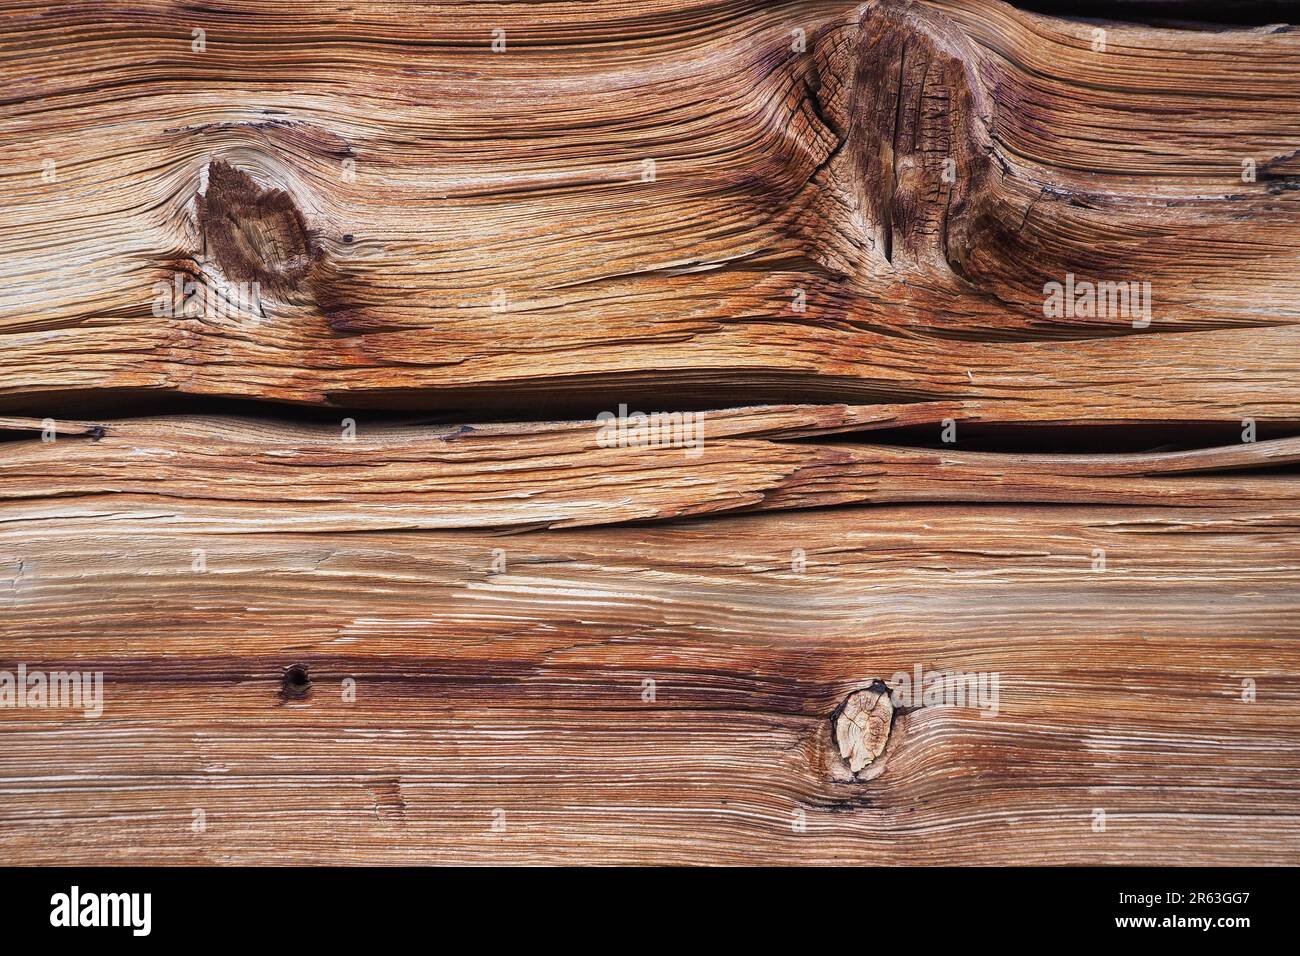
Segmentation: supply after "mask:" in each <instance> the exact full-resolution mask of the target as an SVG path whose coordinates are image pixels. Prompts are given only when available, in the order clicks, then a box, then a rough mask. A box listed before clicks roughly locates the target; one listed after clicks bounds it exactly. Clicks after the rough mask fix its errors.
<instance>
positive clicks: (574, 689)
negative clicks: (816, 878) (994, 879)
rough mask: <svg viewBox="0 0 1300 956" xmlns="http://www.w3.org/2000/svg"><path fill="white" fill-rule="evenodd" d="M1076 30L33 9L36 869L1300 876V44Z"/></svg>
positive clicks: (624, 13)
mask: <svg viewBox="0 0 1300 956" xmlns="http://www.w3.org/2000/svg"><path fill="white" fill-rule="evenodd" d="M1028 5H1029V6H1037V7H1052V8H1053V9H1054V12H1051V13H1044V12H1040V11H1035V10H1025V9H1017V8H1016V7H1014V6H1011V5H1008V4H1006V3H1003V2H1001V0H927V2H922V0H870V2H866V3H849V2H841V0H825V2H821V0H786V2H760V0H647V2H643V3H637V4H628V3H626V2H623V0H620V2H612V0H596V2H592V3H568V2H559V3H501V4H481V3H470V2H464V3H444V4H406V3H399V2H395V0H357V2H353V3H349V4H346V5H338V4H323V3H316V2H311V3H300V2H292V3H291V2H285V0H230V2H219V3H211V4H202V5H199V6H194V5H184V4H178V3H172V2H164V0H142V2H131V3H125V2H111V0H110V2H96V3H92V4H88V5H72V4H68V5H56V4H49V3H44V2H36V3H17V2H13V0H0V79H3V81H4V82H3V84H0V416H2V417H0V863H21V864H30V863H65V864H68V863H92V862H93V863H168V864H181V863H273V864H274V863H321V862H342V863H353V862H356V863H416V862H420V863H425V862H436V863H483V862H492V863H510V862H521V863H554V862H574V863H597V864H609V863H692V864H695V863H700V864H713V863H744V864H759V863H794V864H825V863H842V864H860V865H880V864H886V863H903V864H906V863H916V864H942V863H960V864H973V863H983V864H992V863H997V864H1026V863H1051V864H1056V863H1144V864H1207V863H1208V864H1226V863H1235V864H1291V865H1294V864H1297V863H1300V643H1298V641H1300V473H1298V472H1297V465H1298V464H1300V325H1297V319H1298V318H1300V307H1298V306H1297V301H1298V298H1297V297H1298V296H1300V229H1298V228H1297V227H1298V226H1300V190H1298V189H1297V183H1300V31H1297V30H1296V29H1294V28H1292V27H1289V26H1287V25H1286V24H1285V23H1282V22H1273V21H1272V20H1271V19H1268V18H1265V19H1264V20H1256V21H1252V22H1249V23H1242V22H1231V21H1232V19H1233V18H1232V17H1231V16H1227V17H1225V19H1226V20H1227V21H1229V22H1216V23H1213V24H1206V23H1200V22H1190V21H1189V20H1185V19H1181V18H1180V14H1181V15H1183V16H1186V17H1192V16H1193V15H1195V16H1213V15H1214V14H1213V13H1212V12H1206V11H1205V10H1204V9H1202V8H1201V7H1199V6H1198V5H1197V4H1194V3H1180V2H1175V0H1168V2H1165V0H1160V2H1158V3H1149V4H1141V3H1135V4H1124V3H1109V4H1107V5H1106V16H1107V17H1110V18H1121V19H1080V18H1079V17H1077V16H1069V15H1068V14H1070V13H1071V12H1073V13H1076V14H1077V13H1080V12H1081V11H1080V10H1078V9H1074V8H1073V7H1072V6H1071V5H1070V4H1028ZM1061 7H1065V8H1068V9H1064V10H1061V9H1057V8H1061ZM1256 7H1257V8H1258V9H1259V10H1263V11H1265V12H1266V13H1268V14H1269V15H1270V16H1271V15H1272V14H1273V13H1275V12H1276V13H1277V15H1278V18H1279V20H1282V19H1285V18H1286V10H1285V8H1284V7H1283V6H1282V5H1274V4H1268V3H1263V4H1258V5H1256ZM1147 8H1157V9H1155V10H1154V12H1153V10H1152V9H1147ZM1252 9H1254V8H1252ZM1153 16H1159V17H1160V20H1159V22H1154V21H1152V20H1151V17H1153ZM196 29H201V30H202V31H204V32H203V48H202V49H196V48H194V46H192V44H193V43H195V42H196V41H195V40H194V39H193V36H194V34H193V33H192V31H193V30H196ZM1098 30H1100V31H1102V32H1101V34H1100V35H1099V34H1098V33H1097V31H1098ZM494 31H504V33H502V34H500V35H501V36H502V37H504V41H505V47H504V49H497V50H494V48H493V41H494V36H495V34H494ZM51 164H52V165H51ZM1247 169H1249V172H1250V174H1249V175H1247V174H1246V171H1247ZM1067 275H1068V276H1074V277H1078V278H1080V279H1083V280H1088V281H1093V282H1103V281H1104V282H1119V281H1123V282H1130V281H1132V282H1138V283H1149V288H1150V299H1149V305H1150V314H1149V315H1148V316H1146V317H1145V318H1146V319H1149V321H1134V320H1133V317H1132V316H1129V315H1114V314H1109V315H1101V316H1096V315H1074V316H1064V315H1049V314H1048V310H1047V309H1046V308H1045V296H1046V294H1047V287H1048V284H1049V283H1052V282H1064V281H1065V280H1066V277H1067ZM178 277H179V279H178ZM177 281H180V282H182V283H185V282H191V283H194V284H195V285H196V287H197V288H199V289H201V290H204V291H211V290H220V289H228V288H230V287H231V286H232V285H235V284H238V283H245V282H256V283H258V286H259V288H260V296H259V301H258V302H257V304H256V307H255V308H242V307H240V308H236V309H234V310H233V311H229V312H224V313H222V314H220V315H216V316H214V315H212V314H208V313H203V314H186V313H184V312H181V313H179V314H176V313H171V314H169V313H168V312H167V310H166V309H163V310H161V312H160V310H159V309H158V308H157V306H158V303H159V299H158V296H159V292H158V289H159V286H160V284H161V287H162V288H163V289H170V288H174V283H175V282H177ZM796 304H797V306H798V307H796ZM620 407H625V408H628V409H631V410H633V411H635V410H641V411H644V412H647V413H654V412H671V413H674V414H676V415H677V416H678V419H677V422H678V424H679V425H680V426H681V427H682V428H686V429H687V430H686V431H685V432H682V433H681V434H678V435H677V437H681V435H683V434H684V435H686V436H687V438H689V439H690V440H689V441H671V442H661V443H658V444H650V445H644V446H634V447H624V446H622V445H614V446H611V445H610V444H609V443H608V442H606V441H605V440H604V439H603V437H602V430H601V427H602V426H601V419H600V418H598V414H599V413H601V412H617V411H618V410H619V408H620ZM682 416H697V417H695V418H683V417H682ZM686 423H690V424H689V425H688V424H686ZM695 425H698V430H691V429H692V428H694V426H695ZM675 434H676V433H675ZM20 666H21V667H22V668H24V669H26V670H27V671H41V672H50V673H52V672H59V671H75V672H78V673H87V674H89V673H94V672H102V673H103V680H104V695H103V709H102V713H101V714H98V715H94V716H83V714H82V713H81V712H80V711H78V710H75V709H74V710H68V709H53V708H48V707H32V706H25V707H9V706H3V705H4V699H3V696H2V691H3V677H4V675H5V674H6V673H11V672H16V671H17V669H18V668H19V667H20ZM918 668H919V669H920V670H921V671H923V672H926V673H930V674H935V673H942V672H961V673H967V674H979V675H985V676H986V677H987V676H989V675H992V676H993V677H995V678H996V680H997V687H998V697H997V699H996V706H995V707H988V706H976V705H972V704H969V703H967V704H963V705H958V706H945V705H941V704H936V705H913V704H905V703H900V702H899V701H898V700H897V695H896V692H897V691H898V689H899V680H898V679H897V675H899V674H913V673H916V669H918ZM887 691H888V693H887ZM985 703H987V701H986V702H985ZM994 711H996V712H994Z"/></svg>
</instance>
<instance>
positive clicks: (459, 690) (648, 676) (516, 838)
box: [0, 506, 1300, 864]
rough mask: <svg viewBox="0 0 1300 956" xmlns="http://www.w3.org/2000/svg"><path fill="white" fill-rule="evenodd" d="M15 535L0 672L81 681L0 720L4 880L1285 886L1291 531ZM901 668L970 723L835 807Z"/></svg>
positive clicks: (880, 526)
mask: <svg viewBox="0 0 1300 956" xmlns="http://www.w3.org/2000/svg"><path fill="white" fill-rule="evenodd" d="M13 538H14V534H13V533H12V532H9V533H7V534H6V535H5V542H6V545H7V546H8V545H9V544H10V542H11V541H12V539H13ZM22 540H23V553H24V557H23V559H22V565H21V567H16V566H15V565H14V564H13V563H12V562H10V563H8V564H7V566H6V567H5V569H4V573H5V576H6V577H7V578H8V581H7V582H0V584H4V585H5V587H4V590H5V591H7V592H8V593H9V594H10V595H11V596H12V598H11V600H10V601H9V602H8V603H6V604H5V605H3V606H0V640H2V641H3V644H2V645H0V646H3V647H4V648H5V653H6V654H7V655H14V656H16V657H17V658H18V659H19V660H27V661H30V662H40V663H41V665H42V666H44V667H46V668H48V669H50V670H53V669H57V668H59V667H69V668H75V669H80V670H94V669H102V671H103V672H104V680H105V682H106V683H105V688H104V709H103V715H102V716H101V717H99V718H98V719H95V720H86V719H83V718H82V717H81V715H80V714H71V713H68V712H66V711H65V712H60V711H53V710H44V711H42V710H38V709H26V710H21V709H20V710H13V711H0V726H2V727H3V732H4V734H5V739H6V741H7V742H8V746H6V747H5V748H4V749H3V751H2V752H0V781H2V783H0V787H2V788H3V790H4V794H5V799H4V807H5V809H4V813H3V819H4V825H3V826H0V852H2V853H3V854H4V856H5V857H6V858H9V859H20V858H21V859H27V860H33V861H39V862H75V861H77V860H83V859H85V857H86V854H91V853H93V854H94V855H95V857H96V859H99V860H102V861H106V862H129V861H135V862H144V861H151V862H158V861H163V862H200V861H207V862H293V861H299V862H302V861H308V860H318V861H319V860H334V861H351V862H402V861H405V862H417V861H418V862H434V861H437V862H449V861H465V860H480V861H486V860H496V861H528V862H542V861H556V860H568V861H581V862H596V861H601V862H701V863H702V862H709V863H718V862H732V863H735V862H746V863H753V862H804V863H807V862H853V863H868V862H871V863H882V862H896V863H999V862H1002V863H1005V862H1019V863H1023V862H1027V861H1033V862H1045V863H1061V862H1089V863H1096V862H1138V863H1190V862H1200V863H1205V862H1213V863H1252V864H1258V863H1282V862H1287V863H1294V862H1295V860H1296V846H1297V838H1298V837H1300V798H1298V797H1297V793H1296V788H1295V786H1294V783H1295V779H1296V773H1297V770H1298V769H1300V767H1298V765H1297V754H1300V747H1298V746H1297V744H1298V743H1300V678H1297V676H1296V675H1297V673H1300V671H1298V670H1297V667H1298V666H1300V659H1298V658H1297V653H1298V652H1297V648H1300V643H1298V642H1297V640H1296V638H1297V637H1298V636H1300V634H1298V633H1297V630H1296V628H1297V622H1300V614H1297V600H1298V597H1297V596H1298V595H1300V588H1297V577H1298V575H1300V512H1297V511H1296V510H1295V509H1290V510H1280V509H1279V510H1261V509H1258V508H1248V509H1242V510H1240V511H1238V512H1235V513H1232V514H1228V513H1226V512H1216V513H1215V514H1214V515H1213V516H1210V515H1207V514H1206V512H1205V511H1204V510H1202V509H1172V508H1162V509H1151V508H1132V509H1125V510H1123V511H1122V512H1119V513H1117V512H1115V511H1114V510H1112V509H1108V508H1096V507H1087V508H1080V507H1076V508H1015V509H1005V508H999V509H989V508H959V507H954V506H949V507H946V508H942V509H936V508H931V507H922V506H911V507H888V508H878V509H867V510H863V509H853V510H837V511H834V512H809V513H802V514H799V515H796V516H788V515H787V516H778V515H764V516H752V517H747V518H730V519H722V520H714V521H708V522H691V523H686V524H681V523H678V524H674V525H671V526H665V527H663V528H627V529H621V530H618V531H617V533H615V532H614V531H612V530H611V529H590V530H570V531H554V532H535V533H531V534H525V535H513V536H506V537H500V536H486V535H483V534H479V533H472V532H422V533H420V534H417V535H408V534H391V533H390V534H383V533H361V534H346V535H345V534H337V533H329V534H311V535H257V536H253V535H238V534H236V535H215V534H212V535H185V534H176V533H155V534H146V533H141V532H139V531H135V530H132V531H129V532H120V533H119V532H115V531H114V529H113V526H112V524H111V523H105V524H104V525H102V526H101V533H100V534H99V535H98V536H97V537H95V538H89V537H87V536H85V535H84V534H80V533H66V532H64V531H63V530H62V526H61V524H60V523H58V522H50V523H49V525H48V527H45V528H43V529H42V530H41V531H40V532H38V533H28V534H27V535H26V536H25V537H24V538H23V539H22ZM497 548H501V549H503V550H504V554H505V567H504V570H502V571H500V572H499V573H496V572H494V571H493V570H492V567H493V560H494V554H493V551H494V549H497ZM795 548H801V549H802V550H803V552H804V562H805V566H804V570H803V571H802V572H801V573H800V572H798V571H796V570H795V569H794V568H792V564H791V562H792V551H793V550H794V549H795ZM1099 548H1100V549H1102V550H1104V552H1105V557H1106V561H1105V565H1106V567H1105V570H1094V569H1093V568H1094V565H1095V561H1096V549H1099ZM196 549H199V550H202V551H203V552H204V554H205V566H206V570H205V571H203V572H201V573H196V572H195V571H194V570H193V569H192V564H193V555H192V552H193V551H194V550H196ZM35 621H39V622H40V629H39V631H33V630H32V628H31V625H32V623H33V622H35ZM295 664H298V665H304V666H305V667H306V668H307V679H308V680H309V681H310V688H309V689H308V690H307V692H306V695H305V696H303V697H293V696H289V697H286V696H285V694H284V678H283V674H284V669H285V668H286V667H290V666H292V665H295ZM918 665H919V666H920V667H921V668H922V670H923V673H934V672H938V671H940V670H944V669H946V670H949V671H961V672H982V673H985V674H991V673H996V674H998V675H999V678H998V680H999V685H998V686H999V691H998V698H997V716H996V717H995V718H990V717H988V716H984V714H986V713H987V712H988V711H989V709H990V708H988V707H985V708H983V709H981V708H980V707H977V706H967V707H955V706H950V707H944V706H931V707H921V708H919V709H916V710H912V711H910V712H906V713H899V714H898V715H897V716H896V717H895V719H894V726H893V729H892V730H891V733H890V745H889V749H887V750H886V752H885V754H884V756H883V763H877V764H876V765H874V766H873V767H870V768H868V769H867V772H866V774H864V777H865V779H854V778H853V776H852V775H851V774H849V773H848V772H847V770H846V767H845V765H844V764H843V762H842V760H841V759H840V758H839V756H838V752H837V751H836V750H835V748H834V745H833V740H832V737H831V730H830V726H831V723H830V718H831V715H832V714H833V713H834V711H835V709H836V708H837V706H839V704H840V703H841V702H842V701H843V700H844V698H845V697H846V696H847V695H849V694H850V693H852V692H853V691H854V690H855V689H858V688H860V687H864V686H869V685H870V684H871V683H872V681H873V680H875V679H884V680H886V681H889V680H891V679H893V675H894V674H895V672H900V671H901V672H906V673H908V674H912V673H913V672H914V668H916V667H917V666H918ZM32 666H36V665H35V664H33V665H32ZM349 678H350V679H352V680H355V681H356V696H355V700H353V701H347V700H345V699H344V693H343V688H344V684H343V682H344V680H346V679H349ZM1247 678H1249V679H1251V680H1253V681H1254V682H1255V683H1256V687H1257V699H1255V700H1254V701H1253V702H1249V703H1247V702H1243V699H1242V698H1243V681H1245V680H1246V679H1247ZM647 681H653V682H654V683H653V699H647V698H646V694H647V688H649V687H650V686H651V685H648V684H647V683H646V682H647ZM895 684H897V681H895ZM987 699H988V698H986V700H987ZM873 772H874V773H875V774H876V775H875V776H870V774H871V773H873ZM1099 809H1100V810H1104V811H1105V815H1106V816H1105V820H1106V821H1107V823H1106V829H1105V831H1104V832H1097V831H1094V829H1093V826H1094V811H1095V810H1099ZM195 810H203V811H204V813H205V814H206V817H205V820H206V827H207V829H206V830H205V831H204V832H202V833H195V832H193V831H192V830H191V825H192V823H193V822H194V820H195V816H194V813H193V811H195ZM498 810H500V811H503V814H504V815H502V814H496V813H495V811H498ZM801 814H802V816H801ZM502 820H503V821H504V827H505V829H504V830H501V829H494V828H493V824H494V821H496V822H497V824H498V826H500V825H501V822H500V821H502ZM801 828H802V829H801Z"/></svg>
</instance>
